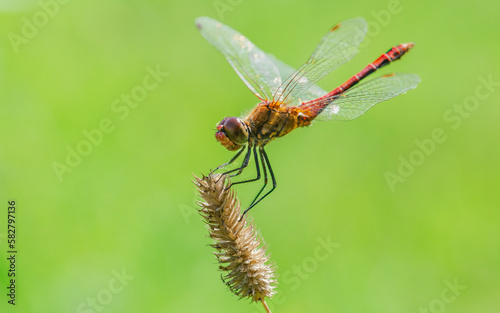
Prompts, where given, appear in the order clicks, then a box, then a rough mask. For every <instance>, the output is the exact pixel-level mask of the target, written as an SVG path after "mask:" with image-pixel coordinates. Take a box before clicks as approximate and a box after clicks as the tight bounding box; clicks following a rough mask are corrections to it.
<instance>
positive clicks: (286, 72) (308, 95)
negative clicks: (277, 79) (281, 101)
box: [267, 53, 328, 106]
mask: <svg viewBox="0 0 500 313" xmlns="http://www.w3.org/2000/svg"><path fill="white" fill-rule="evenodd" d="M267 55H268V57H269V59H270V60H271V61H273V62H274V65H276V67H277V68H278V70H279V72H280V76H281V77H290V76H291V75H292V74H293V73H294V72H295V71H296V70H295V69H294V68H293V67H291V66H289V65H287V64H286V63H284V62H283V61H280V60H278V59H277V58H276V57H275V56H274V55H272V54H270V53H268V54H267ZM327 93H328V92H326V91H324V90H323V89H322V88H321V87H319V86H318V85H312V86H311V87H309V88H308V89H307V90H305V91H304V92H303V93H302V94H301V95H300V98H297V99H293V101H291V102H288V103H287V105H290V106H296V105H299V104H301V103H302V102H306V101H309V100H314V99H317V98H319V97H322V96H324V95H326V94H327Z"/></svg>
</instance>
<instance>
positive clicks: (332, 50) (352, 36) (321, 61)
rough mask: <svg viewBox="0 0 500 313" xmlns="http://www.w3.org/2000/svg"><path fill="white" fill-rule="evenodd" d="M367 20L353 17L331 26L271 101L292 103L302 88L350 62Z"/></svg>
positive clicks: (305, 88)
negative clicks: (309, 55)
mask: <svg viewBox="0 0 500 313" xmlns="http://www.w3.org/2000/svg"><path fill="white" fill-rule="evenodd" d="M366 29H367V25H366V21H365V20H364V19H363V18H355V19H351V20H347V21H344V22H342V23H340V24H337V25H336V26H334V27H333V28H332V29H331V30H330V31H329V32H328V34H326V35H325V36H324V37H323V39H321V42H320V43H319V45H318V46H317V47H316V50H314V52H313V54H312V55H311V57H310V58H309V59H308V60H307V62H306V63H305V64H304V65H302V66H301V67H300V68H299V69H298V70H296V71H295V72H294V73H292V74H291V75H290V76H288V78H287V79H286V80H285V81H284V82H283V83H282V84H281V86H280V87H279V89H278V90H277V91H276V93H275V94H274V98H273V99H274V101H280V102H283V103H286V104H288V103H293V102H294V100H296V99H298V98H299V97H300V95H301V94H302V93H304V91H305V90H307V89H308V88H310V87H311V86H312V85H314V84H315V83H316V82H317V81H319V80H320V79H322V78H323V77H325V76H326V75H328V74H329V73H331V72H332V71H333V70H335V69H336V68H338V67H340V66H341V65H342V64H344V63H346V62H347V61H349V60H350V59H351V58H352V57H353V56H354V55H356V53H357V52H358V46H359V44H360V43H361V42H362V41H363V39H364V37H365V34H366Z"/></svg>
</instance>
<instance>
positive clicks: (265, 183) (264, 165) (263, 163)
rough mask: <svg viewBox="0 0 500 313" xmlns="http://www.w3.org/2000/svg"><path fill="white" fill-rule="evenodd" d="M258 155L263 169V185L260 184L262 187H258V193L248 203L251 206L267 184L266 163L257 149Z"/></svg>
mask: <svg viewBox="0 0 500 313" xmlns="http://www.w3.org/2000/svg"><path fill="white" fill-rule="evenodd" d="M259 155H260V162H261V164H262V170H263V171H264V186H262V188H260V190H259V193H258V194H257V195H256V196H255V198H253V200H252V202H251V203H250V206H252V205H253V204H254V203H255V201H256V200H257V198H259V196H260V194H261V193H262V191H264V189H265V188H266V186H267V169H266V163H265V161H264V155H263V154H262V152H261V151H260V150H259ZM256 162H257V161H256Z"/></svg>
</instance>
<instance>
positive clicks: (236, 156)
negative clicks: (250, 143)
mask: <svg viewBox="0 0 500 313" xmlns="http://www.w3.org/2000/svg"><path fill="white" fill-rule="evenodd" d="M246 147H247V146H243V148H241V149H240V151H238V153H236V155H235V156H234V157H233V158H232V159H231V160H229V162H226V163H224V164H221V165H219V166H217V167H216V168H215V169H214V170H212V171H211V172H210V175H212V173H213V172H215V171H216V170H218V169H220V168H223V167H224V166H227V165H229V164H231V163H233V162H234V161H235V160H236V159H237V158H238V157H239V156H240V155H241V154H242V153H243V151H244V150H245V148H246Z"/></svg>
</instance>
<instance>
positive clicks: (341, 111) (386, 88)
mask: <svg viewBox="0 0 500 313" xmlns="http://www.w3.org/2000/svg"><path fill="white" fill-rule="evenodd" d="M419 82H420V77H419V76H418V75H417V74H403V73H400V74H389V75H384V76H381V77H378V78H375V79H372V80H370V81H367V82H365V83H361V84H359V85H356V86H354V87H352V88H351V89H349V90H347V91H346V92H344V93H342V94H340V95H337V96H333V97H332V98H330V99H328V98H325V99H318V101H317V102H316V103H314V102H312V103H309V104H308V107H311V106H314V105H323V104H324V103H325V102H324V101H327V102H330V103H329V104H328V106H327V107H326V108H325V110H323V112H321V114H320V115H319V116H318V117H317V119H318V120H323V121H325V120H338V121H347V120H352V119H355V118H357V117H359V116H361V115H363V114H364V113H365V112H366V111H368V110H369V109H370V108H371V107H373V106H374V105H375V104H377V103H379V102H382V101H385V100H389V99H391V98H393V97H395V96H397V95H400V94H403V93H406V91H408V90H410V89H414V88H416V87H417V85H418V83H419Z"/></svg>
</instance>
